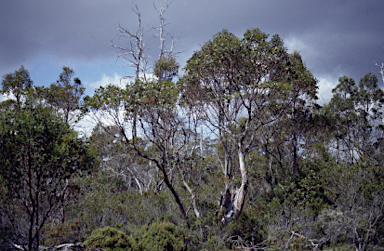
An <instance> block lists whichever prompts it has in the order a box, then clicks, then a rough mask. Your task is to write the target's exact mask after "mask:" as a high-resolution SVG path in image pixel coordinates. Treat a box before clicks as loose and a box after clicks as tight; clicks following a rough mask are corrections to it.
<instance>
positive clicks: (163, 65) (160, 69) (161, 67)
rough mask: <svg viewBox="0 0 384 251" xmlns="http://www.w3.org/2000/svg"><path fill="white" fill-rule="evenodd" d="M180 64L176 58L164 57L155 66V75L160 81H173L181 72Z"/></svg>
mask: <svg viewBox="0 0 384 251" xmlns="http://www.w3.org/2000/svg"><path fill="white" fill-rule="evenodd" d="M179 67H180V66H179V64H178V63H177V62H176V59H175V58H174V57H162V58H160V59H159V60H157V61H156V62H155V64H154V69H153V74H155V76H157V77H158V78H159V80H160V81H164V80H169V81H171V80H172V78H173V77H174V76H176V75H177V72H178V71H179Z"/></svg>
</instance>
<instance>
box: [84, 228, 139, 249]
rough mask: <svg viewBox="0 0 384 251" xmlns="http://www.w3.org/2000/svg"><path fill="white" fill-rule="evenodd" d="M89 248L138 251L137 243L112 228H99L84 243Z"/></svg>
mask: <svg viewBox="0 0 384 251" xmlns="http://www.w3.org/2000/svg"><path fill="white" fill-rule="evenodd" d="M84 246H86V247H89V248H103V249H105V250H107V251H123V250H124V251H130V250H137V246H136V242H135V241H134V240H133V239H132V238H130V237H129V236H127V235H126V234H124V233H123V232H121V231H119V230H117V229H115V228H111V227H105V228H99V229H96V230H95V231H93V232H92V234H91V235H90V236H89V237H88V238H87V239H86V241H85V242H84Z"/></svg>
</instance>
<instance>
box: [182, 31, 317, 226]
mask: <svg viewBox="0 0 384 251" xmlns="http://www.w3.org/2000/svg"><path fill="white" fill-rule="evenodd" d="M292 64H293V65H295V66H298V64H297V63H294V62H292V61H291V60H290V57H289V54H288V53H287V52H286V49H285V48H284V46H283V42H282V40H281V39H280V38H279V37H278V36H277V35H274V36H273V37H272V38H271V39H270V40H268V35H267V34H265V33H263V32H261V31H260V30H259V29H253V30H248V31H247V32H246V33H245V34H244V38H237V37H236V36H234V35H233V34H231V33H230V32H228V31H226V30H223V31H222V32H220V33H218V34H216V35H215V36H214V38H213V40H211V41H209V42H207V43H206V44H204V45H203V46H202V48H201V49H200V50H199V51H197V52H195V53H194V54H193V56H192V58H191V59H190V60H188V63H187V66H186V67H185V71H186V74H185V76H184V77H183V79H182V80H181V85H182V86H183V88H184V93H183V95H184V102H185V104H186V105H187V106H189V107H190V108H191V111H193V112H194V114H195V115H194V116H196V117H198V118H199V119H201V120H202V121H204V122H205V125H206V126H207V127H209V128H210V130H211V132H212V133H213V134H215V135H216V136H217V138H218V139H219V140H220V142H221V145H222V146H223V149H224V155H225V156H224V160H225V161H224V163H223V173H224V177H225V180H226V188H225V191H224V192H223V193H222V195H223V199H222V200H221V201H222V202H221V208H223V209H225V211H226V213H225V217H224V218H223V222H228V221H230V220H231V219H232V217H233V216H238V215H239V214H240V213H241V211H242V208H243V206H244V202H245V196H246V193H247V188H248V171H247V163H246V158H247V155H248V154H249V152H250V150H251V148H252V146H253V145H254V144H255V141H256V135H257V133H256V132H257V131H258V130H259V129H260V128H262V127H263V126H265V125H266V124H272V123H276V121H277V120H278V119H279V118H280V117H281V116H282V114H283V113H284V111H285V110H286V109H287V107H289V104H291V103H292V100H294V99H295V98H297V97H298V96H300V95H306V94H308V93H310V92H313V91H315V92H316V89H314V87H313V86H316V81H315V80H314V78H313V77H312V75H311V74H310V73H309V72H308V71H307V70H306V69H304V70H302V71H299V70H297V69H295V68H294V67H292ZM296 71H298V72H297V73H296ZM298 74H299V76H297V75H298ZM233 147H235V148H236V152H237V153H236V155H233V153H232V150H231V149H233ZM236 159H237V160H238V167H239V171H240V173H241V180H240V187H238V188H236V189H234V188H233V187H234V185H235V184H236V182H237V181H235V180H234V161H235V160H236Z"/></svg>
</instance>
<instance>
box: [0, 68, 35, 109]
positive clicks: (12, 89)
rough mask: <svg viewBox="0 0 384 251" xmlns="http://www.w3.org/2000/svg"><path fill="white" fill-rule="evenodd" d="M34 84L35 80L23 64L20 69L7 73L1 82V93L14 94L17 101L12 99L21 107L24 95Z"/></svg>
mask: <svg viewBox="0 0 384 251" xmlns="http://www.w3.org/2000/svg"><path fill="white" fill-rule="evenodd" d="M32 85H33V81H32V80H31V78H30V76H29V72H28V71H27V70H26V69H24V66H21V67H20V69H19V70H16V71H15V72H14V73H9V74H6V75H5V76H4V77H3V80H2V82H1V89H0V94H5V95H10V94H13V95H14V96H15V98H16V102H14V101H12V103H14V104H15V106H16V107H20V105H21V102H22V101H23V100H22V97H23V96H24V95H26V94H27V93H28V89H30V88H31V87H32Z"/></svg>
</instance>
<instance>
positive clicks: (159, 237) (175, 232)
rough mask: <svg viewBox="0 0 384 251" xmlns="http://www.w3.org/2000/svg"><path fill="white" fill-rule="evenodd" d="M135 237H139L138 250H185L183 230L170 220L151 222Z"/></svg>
mask: <svg viewBox="0 0 384 251" xmlns="http://www.w3.org/2000/svg"><path fill="white" fill-rule="evenodd" d="M137 237H138V238H139V239H140V241H139V247H140V250H144V251H147V250H148V251H160V250H161V251H163V250H174V251H184V250H187V247H186V244H185V236H184V234H183V232H182V231H181V230H179V229H178V228H177V227H176V226H175V225H174V224H173V223H170V222H158V223H153V224H152V225H151V226H150V227H148V226H144V227H142V228H141V230H140V232H139V233H138V236H137Z"/></svg>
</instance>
